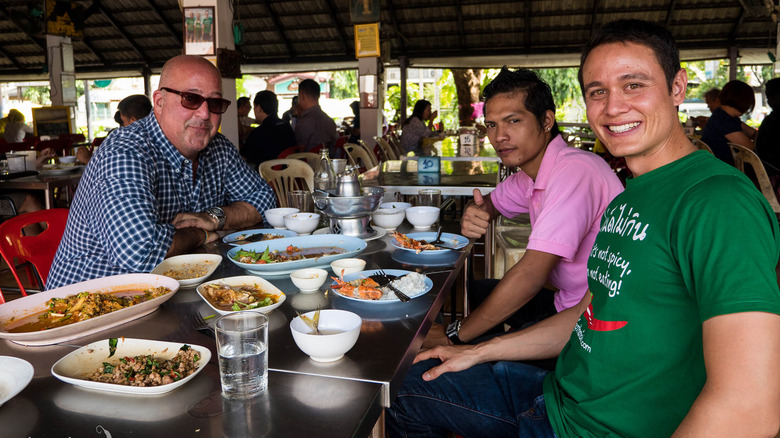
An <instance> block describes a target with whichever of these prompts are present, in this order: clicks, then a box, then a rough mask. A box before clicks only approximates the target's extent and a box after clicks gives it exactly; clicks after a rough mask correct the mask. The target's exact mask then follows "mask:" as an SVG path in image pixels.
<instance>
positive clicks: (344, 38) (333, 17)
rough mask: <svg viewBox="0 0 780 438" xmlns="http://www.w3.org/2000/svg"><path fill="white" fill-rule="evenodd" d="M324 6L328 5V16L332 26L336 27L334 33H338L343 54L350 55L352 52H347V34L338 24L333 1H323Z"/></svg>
mask: <svg viewBox="0 0 780 438" xmlns="http://www.w3.org/2000/svg"><path fill="white" fill-rule="evenodd" d="M325 4H326V5H328V14H329V15H330V19H331V21H333V26H335V27H336V32H338V34H339V38H341V45H342V46H343V47H344V53H346V54H347V55H350V54H352V52H350V51H349V44H348V43H347V34H346V32H344V26H343V25H342V24H341V23H340V22H339V17H338V15H336V6H334V5H333V0H325Z"/></svg>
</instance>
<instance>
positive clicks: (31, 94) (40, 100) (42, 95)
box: [22, 87, 51, 105]
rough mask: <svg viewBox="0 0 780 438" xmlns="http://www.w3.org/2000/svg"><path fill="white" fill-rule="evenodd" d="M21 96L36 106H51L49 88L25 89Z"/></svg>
mask: <svg viewBox="0 0 780 438" xmlns="http://www.w3.org/2000/svg"><path fill="white" fill-rule="evenodd" d="M22 96H24V100H29V101H32V102H34V103H37V104H38V105H51V97H50V94H49V87H25V89H24V91H23V92H22Z"/></svg>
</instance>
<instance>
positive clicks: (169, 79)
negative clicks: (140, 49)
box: [158, 55, 222, 93]
mask: <svg viewBox="0 0 780 438" xmlns="http://www.w3.org/2000/svg"><path fill="white" fill-rule="evenodd" d="M193 71H197V72H198V73H199V74H203V75H209V74H211V75H213V76H214V77H215V78H217V79H220V75H219V70H217V67H215V66H214V64H212V63H211V62H209V61H208V60H206V59H205V58H202V57H200V56H194V55H179V56H175V57H173V58H171V59H169V60H168V62H166V63H165V65H163V68H162V72H160V84H159V86H158V89H160V88H162V87H169V88H176V87H177V86H178V85H179V82H178V79H179V76H181V75H187V74H189V73H190V72H193ZM219 82H220V90H219V92H220V93H222V86H221V83H222V81H221V80H219Z"/></svg>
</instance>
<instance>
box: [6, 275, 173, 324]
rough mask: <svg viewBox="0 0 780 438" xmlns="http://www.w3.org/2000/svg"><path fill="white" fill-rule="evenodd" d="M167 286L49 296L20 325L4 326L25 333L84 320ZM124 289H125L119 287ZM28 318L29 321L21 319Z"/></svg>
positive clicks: (148, 297) (155, 294)
mask: <svg viewBox="0 0 780 438" xmlns="http://www.w3.org/2000/svg"><path fill="white" fill-rule="evenodd" d="M170 292H171V290H170V289H168V288H167V287H162V286H160V287H156V288H151V289H146V290H144V291H143V293H140V294H136V295H121V296H120V295H117V293H118V292H115V293H100V292H81V293H79V294H76V295H69V296H67V297H64V298H51V299H49V300H48V301H46V307H47V308H48V310H46V311H45V312H43V313H42V314H38V315H33V316H31V317H28V318H25V319H24V320H22V321H21V322H20V325H18V326H16V327H13V328H11V329H7V331H8V332H11V333H26V332H35V331H40V330H48V329H52V328H56V327H62V326H64V325H68V324H73V323H75V322H79V321H84V320H87V319H90V318H94V317H96V316H101V315H105V314H107V313H111V312H113V311H115V310H120V309H124V308H126V307H130V306H132V305H135V304H138V303H142V302H144V301H149V300H151V299H153V298H157V297H160V296H163V295H165V294H167V293H170ZM122 293H127V291H122ZM27 319H31V321H29V322H26V323H25V322H24V321H25V320H27Z"/></svg>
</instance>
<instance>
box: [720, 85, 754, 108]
mask: <svg viewBox="0 0 780 438" xmlns="http://www.w3.org/2000/svg"><path fill="white" fill-rule="evenodd" d="M753 94H754V93H753V88H752V87H751V86H750V85H748V84H746V83H744V82H742V81H729V82H727V83H726V85H724V86H723V89H722V90H720V94H718V98H719V99H720V104H721V106H723V105H728V106H730V107H732V108H735V109H736V110H737V111H739V112H741V113H742V114H744V113H746V112H748V111H752V110H753V107H754V106H756V96H754V95H753Z"/></svg>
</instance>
